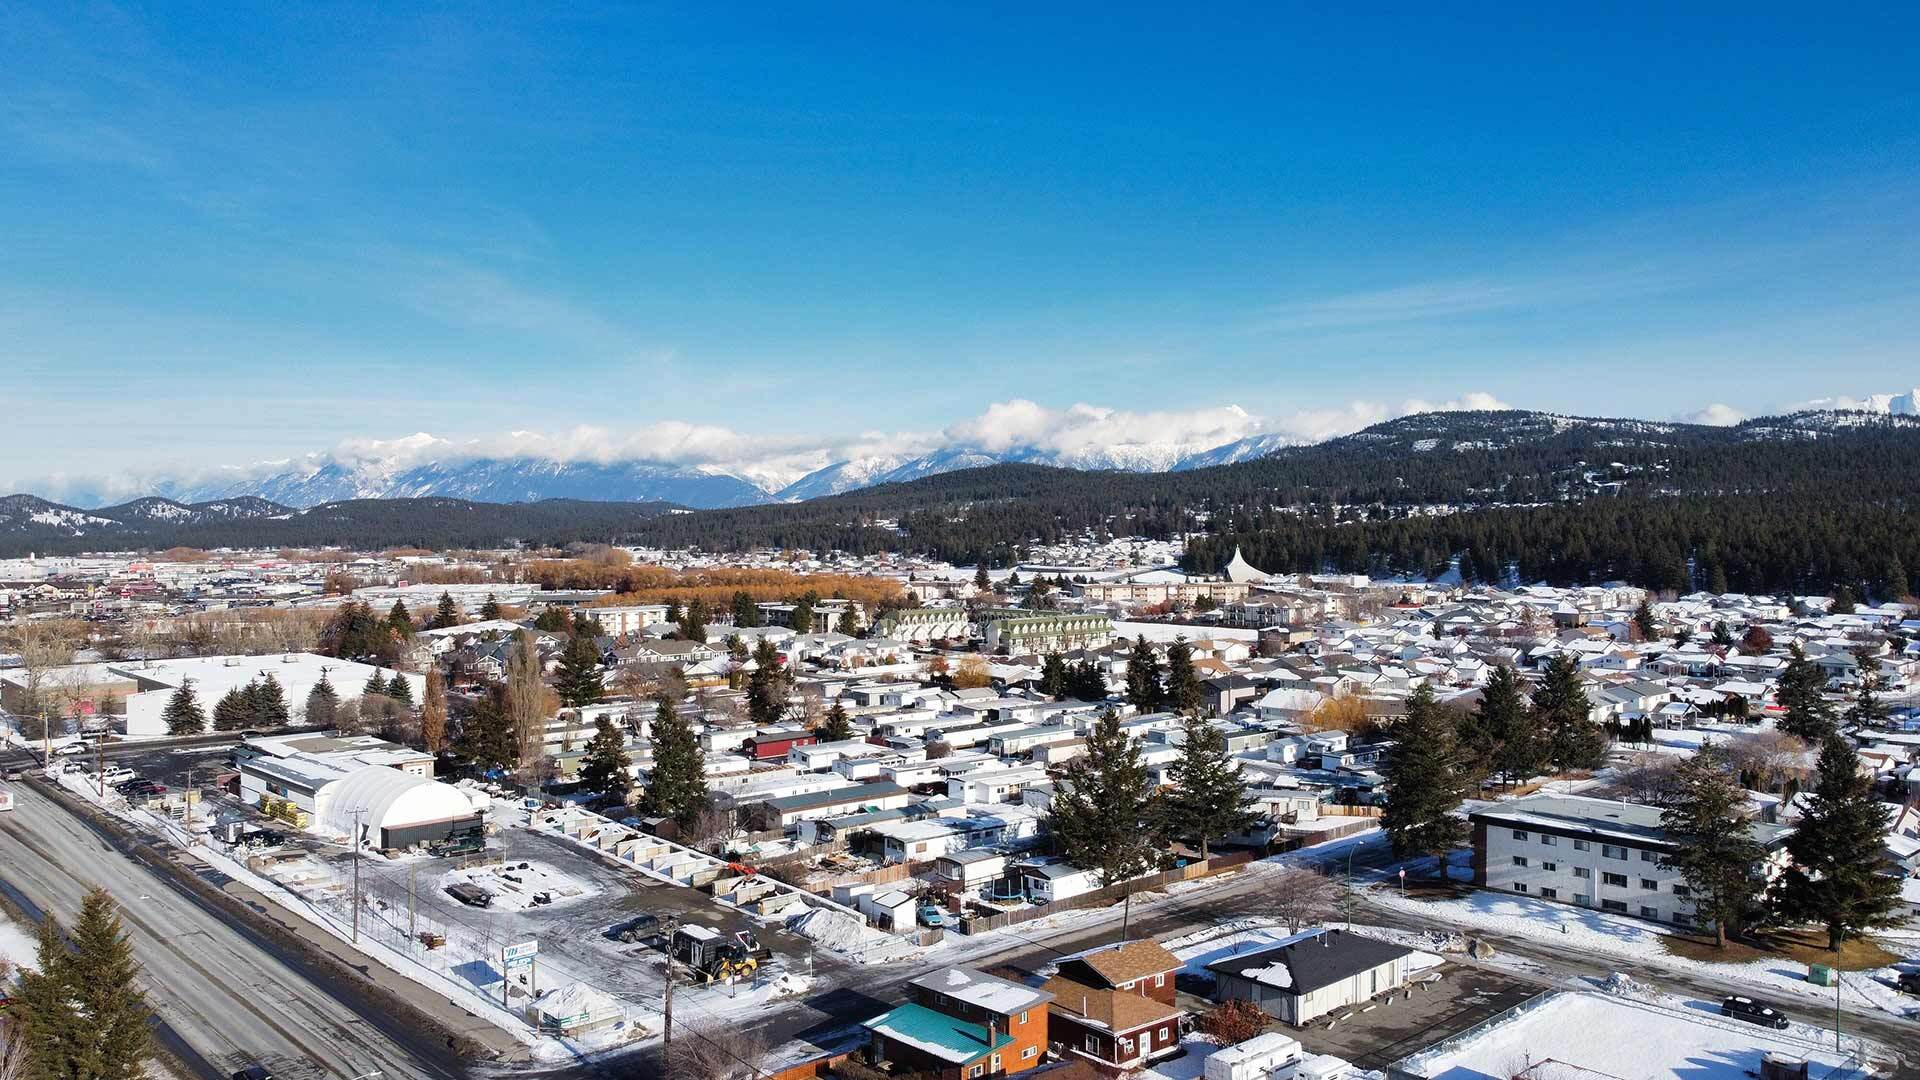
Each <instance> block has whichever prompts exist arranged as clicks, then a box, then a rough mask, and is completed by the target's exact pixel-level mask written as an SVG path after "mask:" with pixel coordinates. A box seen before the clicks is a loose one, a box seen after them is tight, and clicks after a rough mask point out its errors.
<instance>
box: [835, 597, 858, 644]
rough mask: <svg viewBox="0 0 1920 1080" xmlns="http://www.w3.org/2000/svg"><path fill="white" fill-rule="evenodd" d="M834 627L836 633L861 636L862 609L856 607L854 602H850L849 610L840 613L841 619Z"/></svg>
mask: <svg viewBox="0 0 1920 1080" xmlns="http://www.w3.org/2000/svg"><path fill="white" fill-rule="evenodd" d="M833 629H834V632H835V633H840V634H845V635H847V636H848V637H859V636H860V609H858V608H856V607H854V606H853V605H852V604H848V605H847V610H845V611H843V612H841V613H840V620H839V621H838V622H836V623H835V624H834V627H833Z"/></svg>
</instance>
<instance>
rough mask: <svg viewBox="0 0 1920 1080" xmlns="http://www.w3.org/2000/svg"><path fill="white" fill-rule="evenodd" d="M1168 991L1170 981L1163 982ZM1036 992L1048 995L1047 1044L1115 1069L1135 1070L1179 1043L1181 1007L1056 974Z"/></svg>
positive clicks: (1166, 1052) (1170, 1051) (1183, 1012)
mask: <svg viewBox="0 0 1920 1080" xmlns="http://www.w3.org/2000/svg"><path fill="white" fill-rule="evenodd" d="M1167 982H1168V984H1169V986H1168V989H1169V990H1171V989H1172V987H1171V983H1172V982H1173V980H1172V979H1171V978H1169V979H1168V980H1167ZM1041 989H1042V990H1044V991H1046V992H1047V993H1049V994H1051V995H1053V1001H1052V1003H1051V1004H1049V1005H1048V1006H1047V1012H1048V1013H1049V1020H1048V1023H1049V1025H1050V1030H1051V1036H1050V1037H1051V1039H1052V1041H1053V1045H1054V1046H1056V1047H1058V1048H1059V1049H1060V1050H1061V1051H1062V1052H1063V1053H1065V1054H1079V1055H1083V1056H1085V1057H1089V1058H1092V1059H1094V1060H1096V1061H1099V1062H1101V1063H1103V1064H1106V1065H1111V1066H1114V1067H1115V1068H1120V1069H1135V1068H1139V1067H1141V1066H1143V1065H1145V1064H1147V1063H1148V1062H1149V1061H1151V1060H1153V1059H1154V1058H1157V1057H1161V1056H1164V1055H1166V1054H1170V1053H1172V1052H1174V1051H1175V1050H1178V1049H1179V1047H1180V1019H1181V1017H1182V1016H1184V1015H1185V1012H1186V1010H1184V1009H1182V1008H1180V1006H1178V1005H1175V1004H1172V1003H1171V1002H1166V1001H1160V1000H1158V999H1156V998H1152V997H1148V996H1146V995H1144V994H1139V993H1135V992H1134V991H1131V990H1113V989H1107V988H1103V987H1093V986H1087V985H1086V984H1084V983H1078V982H1075V981H1073V980H1072V979H1069V978H1066V977H1065V976H1062V975H1055V976H1054V977H1053V978H1051V979H1048V980H1047V981H1046V984H1045V985H1044V986H1042V987H1041Z"/></svg>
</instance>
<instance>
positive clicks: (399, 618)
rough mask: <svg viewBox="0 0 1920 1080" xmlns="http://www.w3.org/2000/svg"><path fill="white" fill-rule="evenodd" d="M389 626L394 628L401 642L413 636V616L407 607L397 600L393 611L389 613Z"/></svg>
mask: <svg viewBox="0 0 1920 1080" xmlns="http://www.w3.org/2000/svg"><path fill="white" fill-rule="evenodd" d="M387 625H388V626H390V627H392V628H393V632H394V634H395V635H396V636H398V637H399V638H400V640H401V641H405V640H407V639H408V638H411V637H412V636H413V615H412V614H411V613H409V612H408V611H407V605H405V604H403V603H401V602H400V601H398V600H395V601H394V602H393V609H392V610H391V611H388V612H387Z"/></svg>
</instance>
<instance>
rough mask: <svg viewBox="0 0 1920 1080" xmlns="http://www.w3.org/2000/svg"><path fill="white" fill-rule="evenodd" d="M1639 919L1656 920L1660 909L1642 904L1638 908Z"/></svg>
mask: <svg viewBox="0 0 1920 1080" xmlns="http://www.w3.org/2000/svg"><path fill="white" fill-rule="evenodd" d="M1640 917H1641V918H1643V919H1658V918H1659V917H1660V909H1659V908H1655V907H1647V906H1646V905H1644V904H1642V905H1641V906H1640Z"/></svg>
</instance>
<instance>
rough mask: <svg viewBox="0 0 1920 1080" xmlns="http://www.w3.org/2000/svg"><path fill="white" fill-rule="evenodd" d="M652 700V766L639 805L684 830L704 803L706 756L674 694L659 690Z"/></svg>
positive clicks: (647, 811) (648, 812) (705, 800)
mask: <svg viewBox="0 0 1920 1080" xmlns="http://www.w3.org/2000/svg"><path fill="white" fill-rule="evenodd" d="M654 704H655V706H656V712H655V713H654V717H653V726H652V729H651V733H652V737H653V768H652V769H651V770H650V771H649V772H648V773H647V789H646V793H645V794H644V795H643V796H642V798H641V806H642V807H644V808H645V811H646V813H647V814H649V815H652V816H655V817H670V818H672V819H673V820H674V822H675V823H676V824H678V825H679V826H680V828H681V829H682V830H685V829H687V828H689V827H691V826H692V824H693V819H694V818H696V817H698V816H699V815H700V811H701V810H703V809H705V808H706V805H707V767H706V758H705V756H704V755H703V754H702V753H701V752H700V740H699V739H698V738H697V737H695V735H694V733H693V727H692V725H690V724H688V723H687V722H686V720H684V719H682V718H681V716H680V710H679V709H678V708H677V707H676V705H675V703H674V700H673V698H672V697H671V696H669V695H667V694H661V695H660V696H659V697H657V698H655V699H654Z"/></svg>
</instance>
